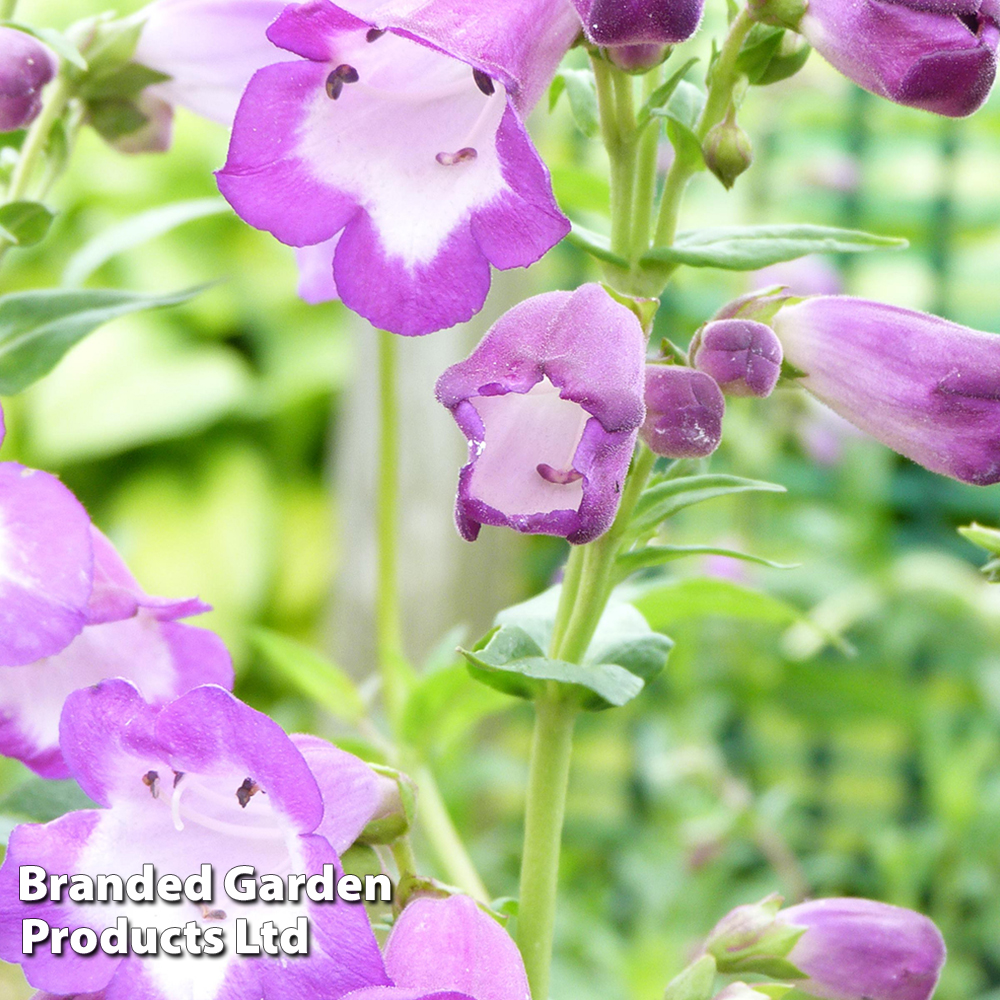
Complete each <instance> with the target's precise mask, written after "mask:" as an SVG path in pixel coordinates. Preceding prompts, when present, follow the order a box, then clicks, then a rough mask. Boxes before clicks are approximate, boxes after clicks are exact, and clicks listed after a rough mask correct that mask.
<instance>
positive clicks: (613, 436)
mask: <svg viewBox="0 0 1000 1000" xmlns="http://www.w3.org/2000/svg"><path fill="white" fill-rule="evenodd" d="M644 354H645V339H644V337H643V332H642V327H641V326H640V324H639V321H638V319H636V317H635V315H634V314H633V313H632V312H631V311H630V310H629V309H627V308H626V307H625V306H623V305H621V304H619V303H618V302H615V301H614V300H613V299H612V298H611V297H610V296H609V295H608V294H607V293H606V292H605V291H604V290H603V289H602V288H601V287H600V286H599V285H595V284H589V285H583V286H582V287H581V288H578V289H577V290H576V291H575V292H572V293H571V292H549V293H547V294H545V295H537V296H535V297H534V298H531V299H528V300H527V301H526V302H522V303H521V304H520V305H518V306H515V307H514V308H513V309H511V310H510V312H508V313H506V314H505V315H504V316H502V317H501V318H500V319H499V320H498V321H497V322H496V324H494V326H493V327H492V329H490V331H489V332H488V333H487V334H486V336H485V337H484V338H483V339H482V341H481V342H480V344H479V346H478V347H477V348H476V349H475V350H474V351H473V352H472V354H471V355H470V356H469V357H468V358H467V359H466V360H465V361H461V362H459V363H458V364H457V365H452V367H451V368H449V369H448V370H447V371H446V372H445V373H444V374H443V375H442V376H441V378H440V379H438V384H437V398H438V399H439V400H440V402H441V403H442V404H444V405H445V406H446V407H448V409H449V410H451V412H452V415H453V416H454V418H455V422H456V423H457V424H458V426H459V427H460V428H461V429H462V431H463V433H464V434H465V436H466V437H467V438H468V439H469V462H468V464H467V465H466V466H465V467H464V468H463V469H462V472H461V475H460V477H459V484H458V500H457V504H456V511H455V514H456V520H457V522H458V528H459V531H460V532H461V533H462V536H463V537H464V538H467V539H469V540H470V541H473V540H475V538H476V537H477V536H478V534H479V529H480V526H481V525H483V524H493V525H505V526H507V527H509V528H514V529H515V530H516V531H523V532H527V533H530V534H546V535H562V536H564V537H566V538H568V539H569V541H571V542H573V543H574V544H580V543H583V542H589V541H591V540H592V539H594V538H597V537H598V536H599V535H601V534H603V533H604V532H605V531H607V529H608V528H609V527H610V526H611V522H612V521H613V520H614V516H615V512H616V510H617V509H618V500H619V497H620V490H621V485H622V481H623V480H624V477H625V473H626V472H627V470H628V465H629V461H630V459H631V457H632V451H633V448H634V446H635V438H636V432H637V430H638V427H639V425H640V424H641V423H642V417H643V404H642V385H643V361H644Z"/></svg>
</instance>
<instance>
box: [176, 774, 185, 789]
mask: <svg viewBox="0 0 1000 1000" xmlns="http://www.w3.org/2000/svg"><path fill="white" fill-rule="evenodd" d="M183 777H184V772H183V771H174V788H176V787H177V786H178V785H179V784H180V783H181V778H183Z"/></svg>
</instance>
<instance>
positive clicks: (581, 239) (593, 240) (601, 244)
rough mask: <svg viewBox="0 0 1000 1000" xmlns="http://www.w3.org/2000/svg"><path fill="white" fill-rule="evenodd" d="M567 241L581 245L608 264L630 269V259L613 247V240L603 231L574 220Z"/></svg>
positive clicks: (577, 245)
mask: <svg viewBox="0 0 1000 1000" xmlns="http://www.w3.org/2000/svg"><path fill="white" fill-rule="evenodd" d="M566 242H567V243H571V244H572V245H573V246H575V247H579V248H580V249H581V250H585V251H586V252H587V253H589V254H590V255H591V256H592V257H596V258H597V259H598V260H602V261H604V262H605V263H606V264H614V265H615V267H620V268H622V269H623V270H626V271H627V270H628V267H629V263H628V261H627V260H626V259H625V258H624V257H621V256H619V255H618V254H616V253H615V252H614V251H613V250H612V249H611V241H610V240H609V239H608V237H607V236H603V235H602V234H601V233H595V232H594V231H593V230H592V229H587V228H586V227H585V226H581V225H579V224H578V223H576V222H574V223H573V225H572V228H571V229H570V231H569V232H568V233H567V234H566Z"/></svg>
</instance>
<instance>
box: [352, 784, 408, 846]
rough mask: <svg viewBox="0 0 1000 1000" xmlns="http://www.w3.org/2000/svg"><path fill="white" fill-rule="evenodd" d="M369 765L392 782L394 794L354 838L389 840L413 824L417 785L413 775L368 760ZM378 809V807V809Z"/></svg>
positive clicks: (385, 841) (366, 840)
mask: <svg viewBox="0 0 1000 1000" xmlns="http://www.w3.org/2000/svg"><path fill="white" fill-rule="evenodd" d="M369 766H370V767H371V769H372V770H373V771H374V772H375V773H376V774H378V775H379V776H380V777H382V778H384V779H386V780H387V781H389V782H392V783H393V784H394V785H395V788H396V794H397V796H398V797H396V798H395V799H394V801H391V802H390V803H388V804H385V803H383V809H385V808H387V809H388V812H386V814H385V815H383V816H378V817H376V818H375V819H372V820H370V821H369V822H368V824H367V826H365V828H364V830H362V831H361V835H360V836H359V837H358V842H359V843H361V844H391V843H392V842H393V841H395V840H399V838H400V837H404V836H406V834H408V833H409V832H410V830H411V829H412V827H413V824H414V822H415V821H416V816H417V787H416V785H415V784H414V783H413V779H412V778H410V777H409V775H406V774H404V773H403V772H402V771H397V770H396V769H395V768H394V767H386V766H385V765H382V764H371V765H369ZM380 811H381V810H380Z"/></svg>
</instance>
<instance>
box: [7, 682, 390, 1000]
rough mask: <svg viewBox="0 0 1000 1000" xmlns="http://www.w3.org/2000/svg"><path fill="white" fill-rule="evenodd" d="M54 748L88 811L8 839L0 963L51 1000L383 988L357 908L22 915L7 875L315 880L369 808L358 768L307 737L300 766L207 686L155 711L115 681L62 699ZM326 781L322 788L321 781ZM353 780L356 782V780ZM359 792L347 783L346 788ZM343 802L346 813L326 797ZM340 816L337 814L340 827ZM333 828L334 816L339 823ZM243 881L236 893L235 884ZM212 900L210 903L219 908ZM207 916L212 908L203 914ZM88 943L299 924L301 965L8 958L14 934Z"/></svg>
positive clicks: (368, 791) (182, 999)
mask: <svg viewBox="0 0 1000 1000" xmlns="http://www.w3.org/2000/svg"><path fill="white" fill-rule="evenodd" d="M60 729H61V732H60V740H61V744H62V747H63V752H64V753H65V756H66V760H67V762H68V764H69V767H70V772H71V774H72V775H73V776H74V777H75V778H76V779H77V781H79V783H80V785H81V787H82V788H83V790H84V791H85V792H86V793H87V794H88V795H89V796H90V797H91V798H92V799H94V801H96V802H97V803H98V804H99V805H100V806H101V807H102V808H99V809H93V810H85V811H79V812H71V813H67V814H66V815H65V816H62V817H61V818H60V819H57V820H55V821H54V822H52V823H46V824H43V825H25V826H19V827H17V828H16V829H15V830H14V831H13V833H12V834H11V837H10V843H9V846H8V850H7V857H6V859H5V862H4V864H3V867H0V957H2V958H3V959H4V960H6V961H9V962H15V963H18V964H20V965H21V966H22V967H23V969H24V972H25V975H26V976H27V978H28V981H29V982H30V983H31V984H32V985H33V986H35V987H36V988H39V989H41V990H45V991H48V992H50V993H54V994H74V995H79V994H81V993H84V994H86V993H90V992H97V993H98V995H99V996H101V997H102V1000H138V998H140V997H141V998H142V1000H190V998H191V997H193V996H196V997H199V998H201V1000H260V998H261V997H282V998H287V1000H312V998H313V997H316V996H318V995H321V996H324V997H330V998H331V1000H336V998H339V997H342V996H344V994H346V993H348V992H350V991H351V990H354V989H358V988H360V987H362V986H385V985H388V979H387V977H386V974H385V969H384V966H383V963H382V958H381V956H380V954H379V950H378V945H377V942H376V940H375V936H374V934H373V933H372V930H371V927H370V925H369V923H368V918H367V916H366V915H365V911H364V908H363V907H360V906H348V905H332V906H331V905H321V904H314V903H312V902H310V901H308V900H304V901H301V902H298V903H295V902H286V903H285V904H283V905H282V906H269V905H268V904H266V903H261V902H259V901H258V902H253V903H242V904H240V905H239V906H238V907H236V908H234V906H233V905H232V904H229V903H228V901H227V902H226V903H223V905H222V907H221V908H219V909H210V908H209V907H208V906H206V905H204V904H199V903H192V902H188V901H187V900H184V901H182V903H181V904H180V905H179V906H178V905H168V904H163V903H161V904H159V905H152V906H151V905H149V904H141V903H138V904H137V903H134V902H131V901H129V900H127V899H126V901H125V902H122V903H109V904H105V905H101V906H93V905H84V906H79V905H77V904H74V903H72V902H69V901H66V900H64V901H62V902H53V901H44V902H37V903H25V902H22V901H21V900H20V898H19V894H18V881H19V878H18V869H19V866H21V865H30V864H34V865H40V866H42V867H43V868H44V869H45V870H46V871H49V872H71V873H80V874H86V875H90V876H91V877H92V878H94V877H95V876H96V875H97V874H103V875H107V874H118V875H120V876H122V877H123V878H127V877H128V876H130V875H133V874H138V873H139V872H140V871H141V869H142V866H143V865H144V864H147V863H152V864H153V865H154V867H155V868H156V870H157V872H158V873H160V874H162V873H170V874H175V875H178V876H180V877H181V878H182V879H183V878H186V877H187V876H189V875H194V874H198V873H199V872H200V869H201V866H202V865H203V864H205V863H208V864H211V865H212V866H213V869H214V871H215V873H216V878H218V873H219V872H226V871H228V870H229V869H230V868H232V867H233V866H234V864H237V863H238V864H247V865H252V866H253V867H254V868H255V869H256V871H257V872H258V873H260V874H264V873H279V874H285V873H289V872H295V873H305V874H317V873H320V872H322V869H323V865H324V864H332V865H334V866H336V868H337V870H338V873H339V868H340V866H339V862H338V859H337V853H336V851H335V849H334V847H333V846H332V845H331V840H330V838H331V837H332V838H333V839H335V840H337V841H338V842H339V843H340V844H345V843H346V844H349V843H350V842H351V841H352V840H353V839H354V837H356V836H357V834H358V833H359V832H360V829H361V827H362V826H363V825H364V822H366V821H367V818H370V815H371V812H370V811H369V810H371V811H374V808H375V806H376V804H377V799H378V795H377V783H376V781H375V776H374V774H371V772H370V771H368V769H367V767H366V765H364V764H363V763H362V762H361V761H359V760H357V759H356V758H352V757H350V755H349V754H342V753H338V752H337V751H335V750H334V748H332V747H328V748H327V752H328V753H329V754H334V755H336V756H335V757H329V756H327V752H324V751H323V749H322V748H321V747H319V746H318V745H317V744H318V743H320V742H321V741H317V740H315V738H308V739H307V740H306V742H305V745H304V746H305V751H306V752H305V754H304V753H303V751H302V750H300V749H299V748H298V747H296V744H295V742H294V741H293V740H292V739H290V738H289V737H288V736H287V735H285V733H284V732H282V730H281V729H280V728H279V727H278V726H277V725H276V724H275V723H274V722H272V721H271V720H270V719H268V718H267V717H266V716H264V715H261V714H260V713H259V712H255V711H253V710H252V709H250V708H248V707H247V706H246V705H244V704H242V703H241V702H239V701H237V700H236V699H235V698H234V697H233V696H232V695H230V694H228V693H227V692H226V691H224V690H222V689H221V688H218V687H213V686H206V687H200V688H196V689H195V690H193V691H190V692H188V693H187V694H186V695H184V696H183V697H181V698H179V699H178V700H177V701H174V702H172V703H171V704H170V705H167V706H166V707H165V708H163V709H162V710H160V711H156V710H154V709H152V708H151V707H150V706H149V705H147V704H146V703H145V702H144V701H143V700H142V698H141V697H140V695H139V693H138V691H136V689H135V688H134V687H133V686H132V685H130V684H128V683H127V682H126V681H122V680H112V681H105V682H103V683H101V684H99V685H97V686H96V687H93V688H86V689H83V690H80V691H77V692H75V693H74V694H73V695H71V696H70V698H69V699H68V700H67V702H66V707H65V709H64V711H63V717H62V724H61V727H60ZM331 767H333V768H334V769H335V770H336V771H337V772H338V780H337V781H336V782H335V783H334V784H333V785H330V784H329V783H328V779H329V777H330V768H331ZM365 771H368V773H369V774H370V779H369V780H367V781H365V780H363V779H362V772H365ZM359 779H362V780H359ZM344 794H347V795H348V796H349V799H348V801H346V802H345V801H343V800H342V799H341V798H340V796H341V795H344ZM341 810H344V813H343V814H342V812H341ZM345 816H346V817H347V818H346V819H345ZM251 881H252V880H251ZM223 898H225V897H223ZM218 902H221V900H218V896H216V902H215V903H213V905H217V903H218ZM28 917H39V918H41V919H44V920H46V921H47V922H49V924H50V926H56V927H72V928H76V927H90V928H92V929H93V930H95V931H96V932H98V933H100V932H101V931H102V930H103V929H105V928H106V927H113V926H115V924H116V922H117V920H118V919H119V918H121V917H124V918H125V919H126V920H127V921H129V923H130V924H131V926H132V927H133V928H156V929H157V930H163V929H165V928H167V927H178V926H184V925H185V924H187V923H189V922H194V923H196V924H197V925H198V926H199V927H201V928H202V929H204V928H206V927H211V926H222V927H223V928H225V930H226V932H227V937H228V939H229V940H232V938H233V935H234V929H233V928H234V921H235V918H236V917H241V918H247V919H248V921H249V930H250V935H251V937H250V940H253V939H254V938H256V936H257V931H258V928H259V926H260V924H261V923H263V922H264V921H267V920H270V921H274V923H275V924H276V925H277V926H278V927H279V928H281V929H284V928H285V927H289V926H294V925H295V923H296V920H297V918H299V917H306V918H307V919H308V921H309V924H310V929H311V933H310V950H309V956H308V958H306V959H299V960H296V959H295V958H294V957H288V958H280V957H275V958H272V957H269V956H267V955H262V956H259V957H244V956H240V955H237V954H236V953H235V950H234V949H233V948H232V947H230V948H227V949H226V951H225V953H224V954H223V955H220V956H216V957H214V958H212V959H211V960H210V961H206V960H204V959H200V958H198V957H196V956H191V955H188V954H182V955H181V956H177V957H172V956H164V955H163V954H160V955H158V956H148V955H147V956H144V955H141V954H137V953H135V952H134V951H130V953H129V954H127V955H124V956H117V955H108V954H105V953H103V952H98V953H96V954H93V955H87V956H83V955H77V954H75V953H71V952H67V953H65V954H62V955H53V954H52V953H51V950H50V949H49V948H48V947H47V946H46V945H45V944H44V943H43V944H41V945H38V946H36V949H35V951H34V953H33V954H31V955H25V954H22V952H21V921H22V919H26V918H28Z"/></svg>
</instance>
